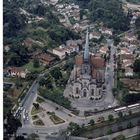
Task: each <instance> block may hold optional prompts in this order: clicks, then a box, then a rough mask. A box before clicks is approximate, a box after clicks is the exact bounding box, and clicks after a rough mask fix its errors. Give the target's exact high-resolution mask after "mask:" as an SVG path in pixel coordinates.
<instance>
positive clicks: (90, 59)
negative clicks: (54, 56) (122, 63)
mask: <svg viewBox="0 0 140 140" xmlns="http://www.w3.org/2000/svg"><path fill="white" fill-rule="evenodd" d="M104 82H105V62H104V59H103V58H100V57H96V56H93V55H90V54H89V44H88V31H87V35H86V44H85V50H84V53H83V55H77V56H76V58H75V65H74V69H73V71H72V74H71V77H70V79H69V83H68V84H69V85H71V86H70V87H71V92H70V93H68V94H69V97H74V98H77V99H80V98H85V99H92V100H100V99H101V98H102V95H103V94H102V93H103V87H104Z"/></svg>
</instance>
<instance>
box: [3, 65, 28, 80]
mask: <svg viewBox="0 0 140 140" xmlns="http://www.w3.org/2000/svg"><path fill="white" fill-rule="evenodd" d="M28 73H29V71H28V70H27V69H25V68H22V67H8V68H6V69H4V75H5V76H10V77H15V76H18V77H21V78H26V75H27V74H28Z"/></svg>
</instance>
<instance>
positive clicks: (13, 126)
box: [5, 113, 22, 135]
mask: <svg viewBox="0 0 140 140" xmlns="http://www.w3.org/2000/svg"><path fill="white" fill-rule="evenodd" d="M21 126H22V124H21V122H20V121H19V120H18V119H16V118H14V116H13V115H12V114H11V113H9V114H8V115H7V123H6V124H5V129H6V134H7V135H8V134H9V135H12V134H15V133H16V131H17V129H18V128H19V127H21Z"/></svg>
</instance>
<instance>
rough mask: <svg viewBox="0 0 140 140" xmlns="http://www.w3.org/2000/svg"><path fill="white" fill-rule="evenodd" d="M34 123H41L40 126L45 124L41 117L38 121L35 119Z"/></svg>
mask: <svg viewBox="0 0 140 140" xmlns="http://www.w3.org/2000/svg"><path fill="white" fill-rule="evenodd" d="M33 124H34V125H40V126H43V125H44V123H43V121H42V120H40V119H39V120H37V121H34V122H33Z"/></svg>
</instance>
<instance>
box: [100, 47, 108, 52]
mask: <svg viewBox="0 0 140 140" xmlns="http://www.w3.org/2000/svg"><path fill="white" fill-rule="evenodd" d="M107 51H108V47H107V46H104V47H101V48H100V50H99V52H100V53H101V54H107Z"/></svg>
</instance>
